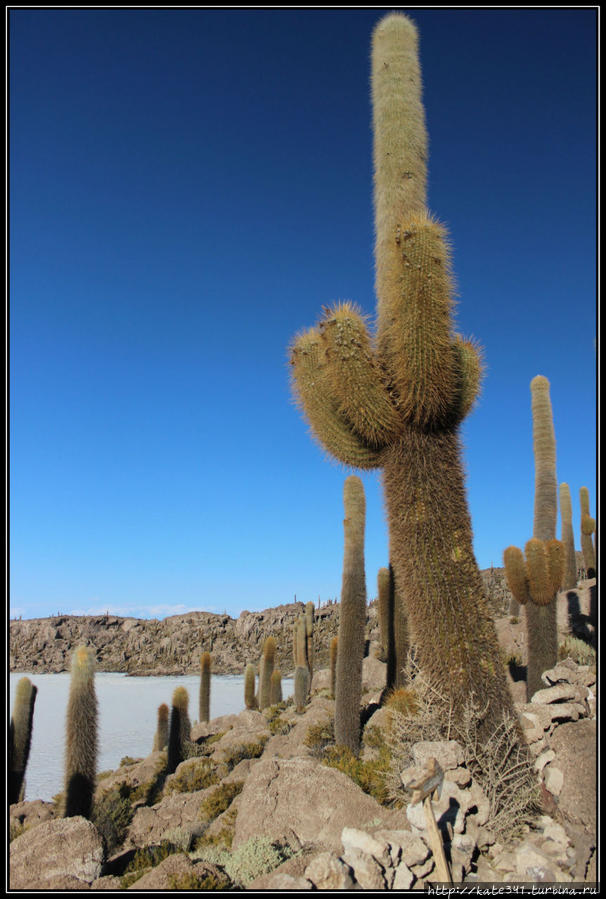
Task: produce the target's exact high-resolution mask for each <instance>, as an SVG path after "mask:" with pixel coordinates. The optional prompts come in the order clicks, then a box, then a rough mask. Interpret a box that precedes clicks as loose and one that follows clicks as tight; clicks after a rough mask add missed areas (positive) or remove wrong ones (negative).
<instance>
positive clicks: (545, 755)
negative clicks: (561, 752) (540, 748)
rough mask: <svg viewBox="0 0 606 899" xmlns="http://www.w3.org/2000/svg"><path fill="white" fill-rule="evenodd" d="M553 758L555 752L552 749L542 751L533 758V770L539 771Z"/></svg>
mask: <svg viewBox="0 0 606 899" xmlns="http://www.w3.org/2000/svg"><path fill="white" fill-rule="evenodd" d="M554 758H555V752H554V751H553V749H546V750H545V752H542V753H541V754H540V755H539V756H537V758H536V759H535V761H534V768H535V771H538V772H539V773H540V772H541V771H542V770H543V768H544V767H545V765H546V764H547V763H548V762H553V760H554Z"/></svg>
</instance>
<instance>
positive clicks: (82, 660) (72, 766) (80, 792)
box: [64, 646, 97, 818]
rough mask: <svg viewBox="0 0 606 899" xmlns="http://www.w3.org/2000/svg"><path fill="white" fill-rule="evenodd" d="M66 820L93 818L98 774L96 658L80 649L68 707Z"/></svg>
mask: <svg viewBox="0 0 606 899" xmlns="http://www.w3.org/2000/svg"><path fill="white" fill-rule="evenodd" d="M66 730H67V739H66V747H65V810H64V812H65V815H64V816H65V817H66V818H69V817H72V816H74V815H82V816H83V817H84V818H90V813H91V810H92V803H93V793H94V790H95V777H96V774H97V696H96V694H95V657H94V653H93V650H92V649H89V648H88V647H86V646H81V647H79V648H78V649H76V651H75V652H74V655H73V659H72V671H71V681H70V690H69V700H68V705H67V727H66Z"/></svg>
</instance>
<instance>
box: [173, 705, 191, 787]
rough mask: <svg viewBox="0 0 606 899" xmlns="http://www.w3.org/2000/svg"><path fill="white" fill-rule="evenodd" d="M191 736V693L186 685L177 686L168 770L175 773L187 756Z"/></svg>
mask: <svg viewBox="0 0 606 899" xmlns="http://www.w3.org/2000/svg"><path fill="white" fill-rule="evenodd" d="M190 736H191V721H190V719H189V695H188V693H187V690H186V689H185V687H177V688H176V689H175V690H174V692H173V699H172V705H171V709H170V724H169V729H168V758H167V771H168V773H169V774H173V773H174V771H175V770H176V768H177V765H180V764H181V762H182V761H183V759H184V758H185V744H186V742H188V741H189V739H190Z"/></svg>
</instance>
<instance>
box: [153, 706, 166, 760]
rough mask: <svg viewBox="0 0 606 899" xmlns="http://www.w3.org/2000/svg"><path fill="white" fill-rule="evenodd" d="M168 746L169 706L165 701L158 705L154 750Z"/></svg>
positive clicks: (157, 750)
mask: <svg viewBox="0 0 606 899" xmlns="http://www.w3.org/2000/svg"><path fill="white" fill-rule="evenodd" d="M167 746H168V706H167V705H166V703H165V702H163V703H162V705H159V706H158V723H157V725H156V733H155V735H154V752H159V751H160V750H162V749H166V747H167Z"/></svg>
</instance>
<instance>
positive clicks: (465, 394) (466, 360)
mask: <svg viewBox="0 0 606 899" xmlns="http://www.w3.org/2000/svg"><path fill="white" fill-rule="evenodd" d="M452 348H453V352H454V358H455V362H454V364H455V372H456V382H457V389H456V392H455V398H454V402H453V406H452V409H451V413H450V414H451V416H452V422H453V425H456V424H459V422H461V421H463V419H464V418H466V417H467V415H469V413H470V412H471V410H472V408H473V406H474V404H475V402H476V400H477V398H478V396H479V395H480V384H481V381H482V375H483V372H484V362H483V355H482V350H481V348H480V347H479V346H478V344H477V343H475V342H474V341H472V340H465V339H464V338H462V337H461V336H460V335H458V334H457V336H456V337H455V340H454V343H453V347H452Z"/></svg>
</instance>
